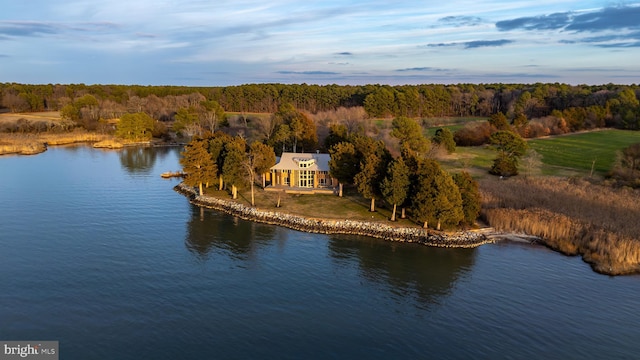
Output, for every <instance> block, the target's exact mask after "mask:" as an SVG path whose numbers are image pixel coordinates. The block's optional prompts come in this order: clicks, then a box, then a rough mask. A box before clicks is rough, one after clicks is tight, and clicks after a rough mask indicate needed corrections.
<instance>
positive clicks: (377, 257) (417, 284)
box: [329, 236, 476, 305]
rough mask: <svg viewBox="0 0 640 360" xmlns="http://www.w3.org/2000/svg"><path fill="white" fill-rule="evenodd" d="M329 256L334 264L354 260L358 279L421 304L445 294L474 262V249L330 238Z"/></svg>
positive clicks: (360, 238)
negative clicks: (381, 285) (360, 277)
mask: <svg viewBox="0 0 640 360" xmlns="http://www.w3.org/2000/svg"><path fill="white" fill-rule="evenodd" d="M329 250H330V254H331V256H332V257H333V258H334V259H335V261H337V262H344V261H346V262H349V261H352V260H353V259H354V258H355V259H358V262H359V269H360V274H361V276H362V277H363V278H364V279H366V280H367V281H370V282H374V283H381V284H383V285H385V286H388V287H389V290H390V291H391V292H392V293H393V294H395V295H397V296H399V297H405V296H415V297H416V298H417V300H419V302H420V303H421V304H423V305H426V304H433V303H438V302H439V299H440V298H442V297H443V296H446V295H449V293H450V292H451V289H452V288H453V287H454V285H455V283H456V281H457V280H459V279H460V278H462V277H464V276H465V275H466V274H467V273H468V272H470V271H471V268H472V266H473V263H474V259H475V254H476V251H475V249H441V248H433V247H427V246H422V245H416V244H401V243H392V242H386V241H382V240H377V239H369V238H365V237H355V236H353V237H347V236H331V237H330V242H329Z"/></svg>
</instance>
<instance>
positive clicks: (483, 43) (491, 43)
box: [426, 39, 514, 49]
mask: <svg viewBox="0 0 640 360" xmlns="http://www.w3.org/2000/svg"><path fill="white" fill-rule="evenodd" d="M513 42H514V41H513V40H507V39H500V40H475V41H465V42H452V43H438V44H427V45H426V46H427V47H451V46H462V47H463V48H465V49H476V48H481V47H495V46H504V45H508V44H511V43H513Z"/></svg>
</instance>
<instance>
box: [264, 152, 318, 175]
mask: <svg viewBox="0 0 640 360" xmlns="http://www.w3.org/2000/svg"><path fill="white" fill-rule="evenodd" d="M330 158H331V156H330V155H329V154H321V153H290V152H284V153H282V156H281V157H280V160H279V161H278V163H277V164H275V165H274V166H272V167H271V170H300V169H302V170H315V171H329V159H330ZM301 163H303V164H304V163H307V164H309V166H308V167H300V164H301Z"/></svg>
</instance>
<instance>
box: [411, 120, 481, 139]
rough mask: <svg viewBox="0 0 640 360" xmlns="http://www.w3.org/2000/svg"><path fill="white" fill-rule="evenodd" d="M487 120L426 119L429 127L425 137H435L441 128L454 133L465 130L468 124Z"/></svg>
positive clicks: (425, 121)
mask: <svg viewBox="0 0 640 360" xmlns="http://www.w3.org/2000/svg"><path fill="white" fill-rule="evenodd" d="M486 120H487V118H483V117H444V118H440V117H436V118H428V119H424V120H423V122H424V123H425V125H426V126H427V129H426V132H425V136H427V137H433V135H435V134H436V130H438V129H440V128H447V129H449V130H450V131H451V132H452V133H454V132H456V130H458V129H461V128H463V127H464V126H465V125H466V124H468V123H472V122H478V121H486Z"/></svg>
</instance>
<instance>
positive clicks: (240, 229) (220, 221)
mask: <svg viewBox="0 0 640 360" xmlns="http://www.w3.org/2000/svg"><path fill="white" fill-rule="evenodd" d="M191 212H192V216H191V218H190V220H189V221H188V222H187V231H186V239H185V245H186V247H187V249H188V250H189V251H190V252H192V253H193V254H194V255H196V256H197V257H198V258H199V259H201V260H206V259H208V258H209V257H211V256H212V255H213V254H215V253H218V252H220V253H223V254H227V255H230V256H232V257H233V258H234V259H239V260H248V259H250V258H251V257H252V256H253V255H254V253H255V250H256V249H257V248H258V247H260V246H262V245H263V244H266V243H268V242H269V241H271V240H272V239H273V238H274V234H275V231H276V227H274V226H269V225H263V224H258V223H254V222H248V221H242V220H239V219H238V218H236V217H233V216H229V215H226V214H224V213H221V212H216V211H212V210H209V209H205V208H201V207H198V206H193V205H192V206H191ZM217 250H219V251H217Z"/></svg>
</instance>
